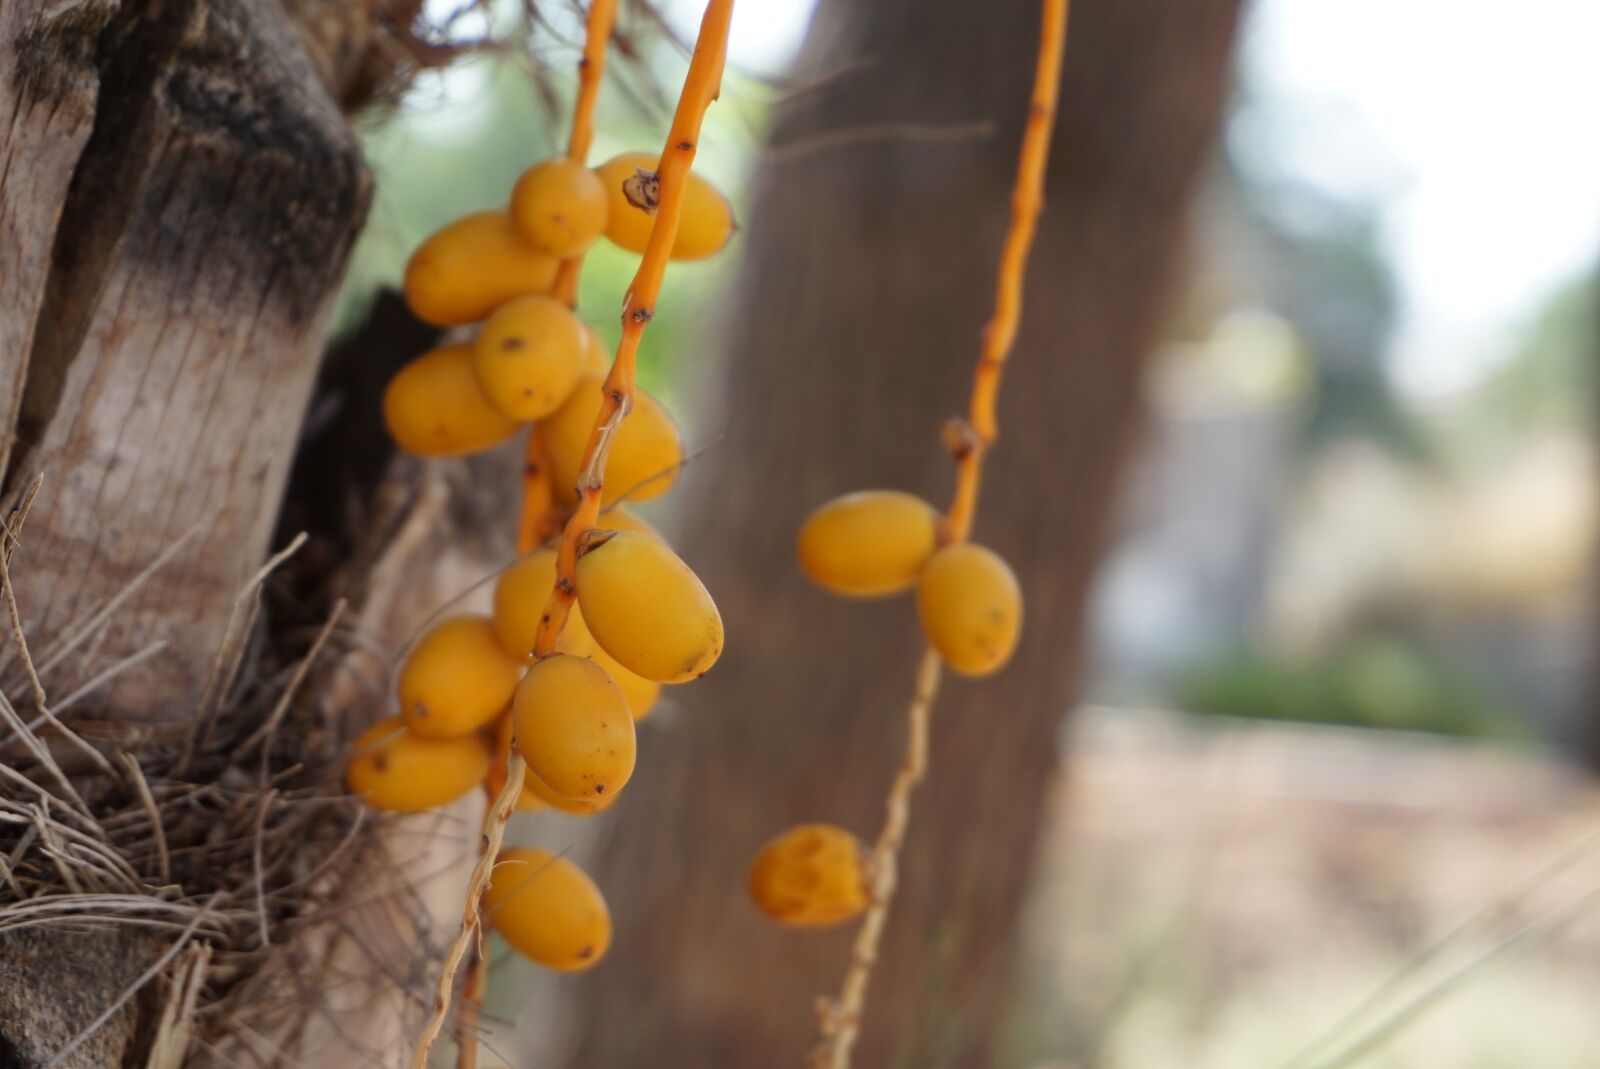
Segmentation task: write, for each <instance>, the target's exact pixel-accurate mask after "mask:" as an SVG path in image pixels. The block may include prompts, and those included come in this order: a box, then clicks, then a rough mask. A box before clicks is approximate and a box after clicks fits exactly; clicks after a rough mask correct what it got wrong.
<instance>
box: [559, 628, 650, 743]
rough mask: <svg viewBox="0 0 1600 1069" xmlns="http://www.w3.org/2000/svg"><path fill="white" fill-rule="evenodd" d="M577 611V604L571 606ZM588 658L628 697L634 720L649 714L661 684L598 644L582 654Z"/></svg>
mask: <svg viewBox="0 0 1600 1069" xmlns="http://www.w3.org/2000/svg"><path fill="white" fill-rule="evenodd" d="M573 611H574V612H576V611H577V606H576V605H574V606H573ZM584 656H585V657H588V658H589V660H591V661H593V662H594V663H595V664H597V665H599V666H600V667H601V668H604V669H605V670H606V675H608V676H610V677H611V681H612V682H613V683H615V684H616V685H617V687H618V688H619V689H621V691H622V696H623V697H624V698H627V699H628V712H630V713H632V714H633V719H634V720H635V721H638V720H643V719H644V718H645V717H647V716H649V715H650V710H651V709H654V708H655V704H656V699H657V698H659V697H661V684H660V683H657V682H656V681H655V680H653V679H646V678H645V677H644V676H641V675H636V674H635V673H633V672H630V671H628V670H627V669H626V668H624V667H622V665H620V664H618V663H617V659H616V658H615V657H613V656H611V654H609V653H607V652H606V651H605V650H603V649H601V648H600V646H599V645H598V644H596V645H595V647H594V649H592V650H590V651H589V652H588V653H586V654H584Z"/></svg>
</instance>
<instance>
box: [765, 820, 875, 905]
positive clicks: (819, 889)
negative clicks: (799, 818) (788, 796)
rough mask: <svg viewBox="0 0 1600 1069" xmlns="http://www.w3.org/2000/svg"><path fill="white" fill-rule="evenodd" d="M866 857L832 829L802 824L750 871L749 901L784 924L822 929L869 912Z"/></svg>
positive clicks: (855, 844) (778, 840)
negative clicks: (864, 864)
mask: <svg viewBox="0 0 1600 1069" xmlns="http://www.w3.org/2000/svg"><path fill="white" fill-rule="evenodd" d="M865 858H866V852H865V851H864V850H863V849H862V848H861V843H860V842H859V841H857V839H856V837H855V836H854V835H851V834H850V833H849V832H848V831H846V830H844V829H843V828H839V827H835V826H834V825H832V824H801V825H799V826H798V827H794V828H790V829H789V830H788V831H786V832H784V833H783V834H782V835H780V836H778V837H777V838H776V839H773V840H772V841H771V842H769V843H767V845H766V846H763V847H762V848H761V852H760V853H758V854H757V855H756V859H755V861H754V862H753V863H752V864H751V866H750V879H749V883H750V897H751V898H752V899H753V900H754V901H755V904H756V905H757V906H758V907H759V908H760V910H761V912H763V913H765V914H766V915H767V916H769V917H772V918H773V919H774V920H779V921H782V922H783V923H784V924H793V925H795V926H797V927H803V928H818V927H823V926H825V925H829V924H838V923H839V922H840V921H846V920H849V919H850V918H851V917H854V916H855V915H856V914H858V913H860V912H861V911H862V910H863V909H866V908H867V900H868V894H867V886H866V880H865V878H864V877H863V863H864V860H865Z"/></svg>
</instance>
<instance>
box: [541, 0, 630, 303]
mask: <svg viewBox="0 0 1600 1069" xmlns="http://www.w3.org/2000/svg"><path fill="white" fill-rule="evenodd" d="M616 21H617V0H591V2H590V4H589V19H588V23H587V25H586V29H585V36H584V41H583V58H581V59H579V60H578V99H577V100H576V101H574V102H573V106H572V133H571V135H570V136H569V137H568V139H567V159H569V160H576V161H578V162H579V163H586V162H588V159H589V146H590V145H592V144H593V143H594V106H595V101H596V100H598V99H599V98H600V83H601V81H603V80H604V79H605V72H606V45H607V44H609V43H610V41H611V27H612V26H613V25H615V23H616ZM582 270H583V257H582V256H581V255H579V256H573V257H571V258H569V259H566V260H563V261H561V268H560V270H559V271H558V272H557V273H556V282H555V287H554V289H553V290H552V291H551V292H552V295H553V296H554V297H555V298H556V300H558V301H564V302H565V303H566V305H567V307H568V308H571V307H573V306H575V305H576V304H577V303H578V273H579V272H580V271H582Z"/></svg>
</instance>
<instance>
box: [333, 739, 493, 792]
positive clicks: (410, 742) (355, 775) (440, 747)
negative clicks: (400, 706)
mask: <svg viewBox="0 0 1600 1069" xmlns="http://www.w3.org/2000/svg"><path fill="white" fill-rule="evenodd" d="M488 772H489V747H488V746H487V745H485V743H484V741H483V739H481V738H479V737H478V736H477V735H460V736H457V737H455V738H449V739H430V738H424V737H423V736H421V735H418V734H416V733H415V732H413V731H409V730H407V728H406V726H405V718H404V717H400V716H391V717H388V718H386V719H384V720H380V721H378V722H377V723H376V724H374V725H372V726H371V727H370V728H368V729H367V730H366V731H365V732H363V733H362V734H361V737H360V738H358V739H356V742H355V746H354V747H353V748H352V749H351V751H350V759H349V761H347V762H346V763H345V767H344V778H345V783H346V784H348V785H349V787H350V791H351V793H352V794H355V795H358V796H359V797H360V798H361V799H362V800H363V801H365V802H366V803H367V804H368V805H370V806H373V807H374V808H376V809H387V810H390V811H392V812H396V813H419V812H421V811H422V810H424V809H433V808H435V807H437V806H441V805H445V804H446V803H448V802H453V801H455V800H456V799H457V798H460V797H461V796H462V795H464V794H466V793H467V792H468V791H470V790H472V788H474V787H476V786H477V785H478V784H480V783H482V782H483V780H484V777H485V776H486V775H487V774H488Z"/></svg>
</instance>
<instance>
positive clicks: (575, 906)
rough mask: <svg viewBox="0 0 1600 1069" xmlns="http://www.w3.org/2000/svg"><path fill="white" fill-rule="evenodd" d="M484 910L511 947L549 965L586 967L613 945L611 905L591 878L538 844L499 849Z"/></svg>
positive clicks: (567, 968)
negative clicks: (538, 846) (607, 903)
mask: <svg viewBox="0 0 1600 1069" xmlns="http://www.w3.org/2000/svg"><path fill="white" fill-rule="evenodd" d="M483 913H484V916H485V917H487V918H488V920H489V923H490V924H491V925H493V926H494V929H495V931H497V932H499V933H500V935H501V937H502V938H504V939H505V941H506V942H507V943H509V944H510V945H511V948H512V949H513V950H515V951H516V952H517V953H519V954H521V955H522V956H523V957H526V958H530V959H532V960H533V961H536V962H538V963H539V964H540V965H543V966H544V967H545V968H547V969H559V970H561V971H563V972H574V971H577V970H580V969H587V968H589V967H590V966H592V965H594V964H595V962H597V961H599V960H600V959H601V958H602V957H604V956H605V952H606V948H607V947H609V946H610V945H611V911H610V910H609V909H607V908H606V900H605V898H604V897H603V896H602V895H601V894H600V889H599V888H598V887H596V886H595V885H594V881H593V880H591V879H589V877H588V875H587V874H586V873H585V872H584V871H583V870H582V869H580V868H579V867H578V866H576V865H574V864H573V863H572V862H570V861H568V860H567V859H566V858H564V857H558V856H556V855H555V854H552V853H550V851H548V850H540V849H538V848H537V847H532V846H518V847H511V848H509V849H506V850H502V851H501V852H500V856H499V858H497V859H496V861H495V866H494V871H493V872H492V873H491V874H490V877H489V886H488V887H487V888H485V889H484V892H483Z"/></svg>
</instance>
